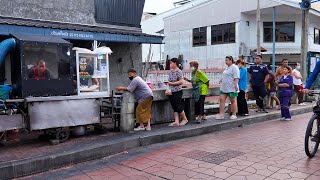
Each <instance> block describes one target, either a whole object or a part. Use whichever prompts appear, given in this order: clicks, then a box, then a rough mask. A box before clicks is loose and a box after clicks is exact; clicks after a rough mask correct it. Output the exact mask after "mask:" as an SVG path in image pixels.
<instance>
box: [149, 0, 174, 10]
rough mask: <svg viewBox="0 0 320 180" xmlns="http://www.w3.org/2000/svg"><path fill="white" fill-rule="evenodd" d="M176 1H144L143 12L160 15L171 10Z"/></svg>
mask: <svg viewBox="0 0 320 180" xmlns="http://www.w3.org/2000/svg"><path fill="white" fill-rule="evenodd" d="M175 1H176V0H146V3H145V6H144V12H154V13H161V12H164V11H167V10H169V9H171V8H173V7H174V6H173V2H175Z"/></svg>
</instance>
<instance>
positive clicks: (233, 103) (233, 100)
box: [230, 98, 237, 115]
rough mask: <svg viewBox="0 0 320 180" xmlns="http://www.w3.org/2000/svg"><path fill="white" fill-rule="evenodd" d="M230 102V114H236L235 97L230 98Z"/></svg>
mask: <svg viewBox="0 0 320 180" xmlns="http://www.w3.org/2000/svg"><path fill="white" fill-rule="evenodd" d="M230 102H231V112H232V115H236V114H237V103H236V98H230Z"/></svg>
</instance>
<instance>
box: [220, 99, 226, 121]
mask: <svg viewBox="0 0 320 180" xmlns="http://www.w3.org/2000/svg"><path fill="white" fill-rule="evenodd" d="M226 99H227V95H226V94H221V95H220V107H219V114H220V116H221V117H224V108H225V107H226Z"/></svg>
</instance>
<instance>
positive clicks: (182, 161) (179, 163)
mask: <svg viewBox="0 0 320 180" xmlns="http://www.w3.org/2000/svg"><path fill="white" fill-rule="evenodd" d="M159 161H160V162H162V163H165V164H168V165H172V166H176V167H183V166H185V165H187V164H189V163H191V162H193V161H195V159H190V158H186V157H182V156H175V157H168V158H163V159H161V160H159Z"/></svg>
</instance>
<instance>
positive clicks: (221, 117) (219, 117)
mask: <svg viewBox="0 0 320 180" xmlns="http://www.w3.org/2000/svg"><path fill="white" fill-rule="evenodd" d="M215 119H216V120H221V119H224V117H223V116H221V115H220V114H218V115H217V116H216V118H215Z"/></svg>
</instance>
